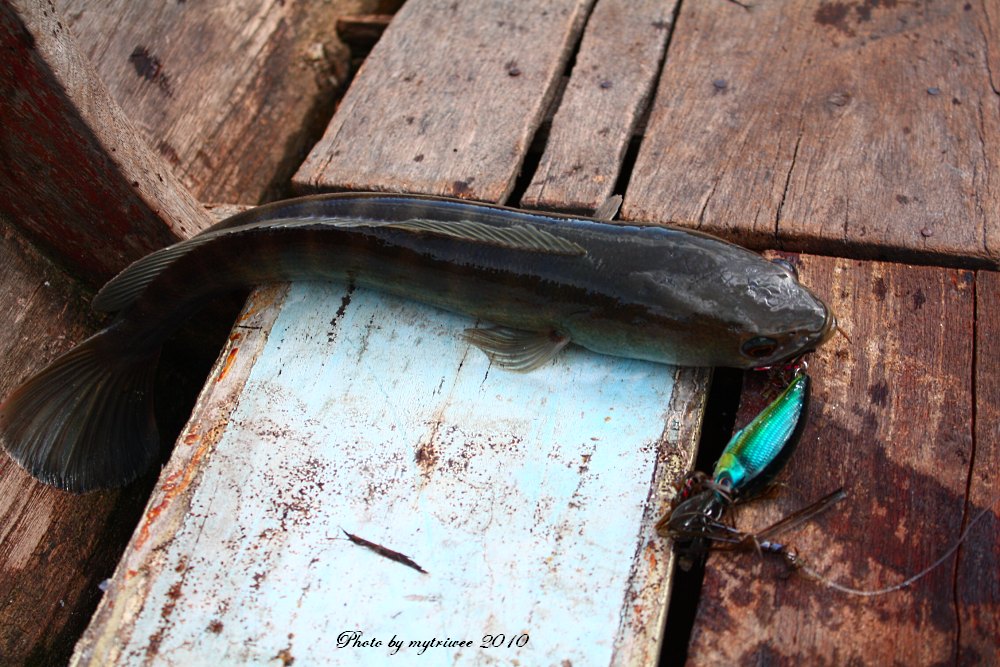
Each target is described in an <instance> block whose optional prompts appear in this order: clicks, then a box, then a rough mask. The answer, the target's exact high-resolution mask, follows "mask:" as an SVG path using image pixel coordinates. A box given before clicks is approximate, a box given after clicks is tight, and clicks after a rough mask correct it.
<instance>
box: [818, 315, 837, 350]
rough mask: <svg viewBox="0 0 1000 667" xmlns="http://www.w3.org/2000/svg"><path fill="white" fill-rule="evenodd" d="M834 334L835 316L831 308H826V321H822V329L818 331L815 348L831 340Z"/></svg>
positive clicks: (835, 326) (835, 329) (835, 331)
mask: <svg viewBox="0 0 1000 667" xmlns="http://www.w3.org/2000/svg"><path fill="white" fill-rule="evenodd" d="M835 333H837V316H836V315H834V313H833V309H832V308H830V307H829V306H826V319H825V320H823V327H822V328H821V329H820V330H819V339H818V340H817V341H816V347H819V346H820V345H822V344H823V343H825V342H826V341H828V340H830V339H831V338H833V335H834V334H835Z"/></svg>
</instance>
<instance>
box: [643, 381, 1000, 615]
mask: <svg viewBox="0 0 1000 667" xmlns="http://www.w3.org/2000/svg"><path fill="white" fill-rule="evenodd" d="M809 384H810V379H809V376H808V375H807V374H806V373H805V371H804V370H798V371H797V372H796V375H795V376H794V377H793V379H792V381H791V382H790V383H789V385H788V387H787V388H786V389H785V390H784V391H783V392H782V393H781V394H780V395H779V396H778V397H777V398H776V399H774V401H773V402H772V403H771V404H769V405H768V406H767V407H766V408H764V410H763V411H761V412H760V414H758V415H757V416H756V417H755V418H754V419H753V420H752V421H751V422H750V423H749V424H747V426H746V427H744V428H743V429H741V430H740V431H738V432H737V433H736V434H735V435H734V436H733V437H732V439H731V440H730V442H729V443H728V444H727V445H726V448H725V449H724V450H723V453H722V456H720V457H719V461H718V463H717V464H716V466H715V470H714V471H713V473H712V476H711V477H709V476H708V475H706V474H705V473H703V472H692V473H690V474H689V475H688V476H687V477H686V478H685V480H684V481H683V483H682V484H681V486H680V489H679V493H678V496H677V499H676V500H675V502H674V505H673V507H672V509H671V510H670V511H669V512H668V513H667V514H666V515H664V516H663V517H662V518H661V519H660V520H659V521H658V522H657V524H656V530H657V532H658V533H659V534H660V536H661V537H665V538H670V539H671V540H673V545H674V546H673V548H674V553H675V554H676V555H677V564H678V567H680V568H681V569H682V570H689V569H690V568H691V567H692V566H693V565H694V563H695V562H697V561H699V560H701V559H703V558H704V557H705V556H706V555H707V554H708V552H709V551H710V550H717V551H757V552H758V553H762V554H765V553H766V554H771V555H774V556H777V557H779V558H780V559H781V560H782V561H784V563H785V564H786V565H787V566H788V568H789V569H790V570H792V571H795V572H798V573H800V574H801V575H802V576H805V577H806V578H808V579H811V580H813V581H816V582H817V583H820V584H822V585H824V586H827V587H828V588H832V589H833V590H836V591H838V592H841V593H845V594H848V595H857V596H863V597H875V596H879V595H886V594H888V593H893V592H895V591H899V590H902V589H903V588H906V587H907V586H910V585H912V584H914V583H915V582H917V581H919V580H920V579H922V578H923V577H925V576H927V575H928V574H929V573H930V572H931V571H932V570H934V569H935V568H937V567H939V566H940V565H941V564H942V563H944V562H945V561H946V560H947V559H948V558H949V557H950V556H951V555H952V554H953V553H955V551H956V550H957V549H958V547H959V546H960V545H961V544H962V542H964V541H965V539H966V538H967V537H968V535H969V533H970V532H971V530H972V528H973V526H974V525H975V524H977V523H978V522H979V521H981V520H982V519H983V518H984V517H986V516H987V515H988V514H989V513H990V512H991V511H992V509H991V508H992V506H993V505H995V504H996V503H997V502H998V501H1000V496H998V497H996V498H994V499H993V500H992V501H991V502H990V503H989V505H988V506H987V507H986V508H984V509H983V510H981V511H980V512H979V513H978V514H977V515H976V516H975V517H974V518H973V519H972V520H971V521H970V522H969V523H968V525H966V527H965V529H964V530H963V531H962V534H961V535H959V537H958V539H957V540H956V541H955V542H954V543H953V544H952V545H951V546H950V547H949V548H948V549H947V550H946V551H945V552H944V553H943V554H942V555H941V556H940V557H939V558H937V559H936V560H934V561H933V562H932V563H930V564H929V565H927V566H926V567H925V568H923V569H922V570H920V571H919V572H917V573H916V574H913V575H911V576H909V577H907V578H905V579H903V580H902V581H900V582H899V583H896V584H892V585H889V586H885V587H882V588H872V589H865V588H856V587H853V586H848V585H846V584H842V583H839V582H837V581H834V580H832V579H830V578H828V577H826V576H824V575H823V574H821V573H820V572H818V571H817V570H815V569H814V568H813V567H812V566H811V565H810V564H809V563H808V561H807V560H806V559H805V558H803V557H802V556H801V555H800V554H799V553H798V551H797V550H796V549H794V548H793V547H792V546H791V545H789V544H787V543H784V542H779V541H777V540H776V539H775V537H776V536H777V535H778V534H779V533H782V532H785V531H787V530H790V529H792V528H795V527H796V526H799V525H801V524H802V523H804V522H806V521H809V520H811V519H812V518H814V517H815V516H817V515H819V514H820V513H822V512H825V511H826V510H827V509H829V508H830V507H832V506H833V505H834V504H836V503H838V502H840V501H841V500H843V499H844V498H846V497H847V494H846V493H845V492H844V490H843V489H837V490H836V491H834V492H832V493H830V494H828V495H826V496H824V497H822V498H820V499H819V500H817V501H815V502H813V503H812V504H810V505H807V506H806V507H803V508H802V509H799V510H797V511H795V512H792V513H791V514H789V515H787V516H785V517H784V518H782V519H781V520H779V521H777V522H776V523H774V524H772V525H770V526H768V527H767V528H764V529H763V530H760V531H757V532H753V533H751V532H745V531H741V530H738V529H737V528H735V527H733V526H731V525H728V524H726V523H724V522H723V521H722V518H723V515H724V513H725V511H726V510H727V509H728V508H729V507H730V506H731V505H733V504H734V503H736V502H738V501H745V500H749V499H752V498H753V497H754V496H755V495H757V494H759V493H760V491H761V490H762V489H763V488H765V487H766V486H767V485H768V484H770V482H771V481H772V480H773V479H774V477H775V475H777V474H778V472H780V471H781V469H782V468H783V467H784V465H785V464H786V463H787V461H788V459H789V458H790V457H791V454H792V452H793V451H794V449H795V447H796V445H797V444H798V441H799V439H800V438H801V435H802V430H803V429H804V427H805V423H806V417H807V413H808V409H809Z"/></svg>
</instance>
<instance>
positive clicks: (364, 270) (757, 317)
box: [0, 194, 835, 491]
mask: <svg viewBox="0 0 1000 667" xmlns="http://www.w3.org/2000/svg"><path fill="white" fill-rule="evenodd" d="M609 217H610V216H609ZM289 280H336V281H346V282H348V283H349V284H354V285H359V286H366V287H372V288H376V289H381V290H385V291H386V292H389V293H392V294H395V295H400V296H403V297H407V298H412V299H415V300H418V301H422V302H424V303H427V304H431V305H433V306H438V307H440V308H444V309H447V310H450V311H456V312H459V313H465V314H467V315H469V316H471V317H474V318H480V319H483V320H487V321H490V322H492V323H495V324H496V325H499V326H497V327H495V328H492V329H473V330H468V331H467V332H466V338H467V340H469V341H470V342H471V343H472V344H474V345H476V346H477V347H479V348H481V349H482V350H483V351H485V352H486V353H487V354H488V355H489V356H490V359H491V360H492V361H493V363H495V364H497V365H499V366H502V367H506V368H510V369H513V370H522V371H527V370H531V369H533V368H536V367H538V366H540V365H541V364H544V363H545V362H546V361H548V360H549V359H551V358H552V357H553V356H554V355H555V354H556V353H558V351H559V350H560V349H562V347H564V346H565V345H566V344H567V343H568V342H570V341H572V342H574V343H576V344H578V345H582V346H583V347H586V348H589V349H591V350H593V351H596V352H600V353H605V354H612V355H618V356H624V357H632V358H638V359H646V360H651V361H657V362H664V363H670V364H680V365H692V366H733V367H739V368H748V367H754V366H763V365H768V364H772V363H775V362H778V361H780V360H783V359H787V358H790V357H793V356H796V355H799V354H801V353H802V352H804V351H807V350H810V349H813V348H814V347H816V346H817V345H819V344H820V343H821V342H822V341H824V340H825V339H826V338H827V337H828V336H829V335H830V334H831V333H832V331H833V330H834V327H835V321H834V317H833V315H832V313H831V312H830V310H829V309H828V308H827V307H826V306H825V305H824V304H823V302H822V301H821V300H820V299H819V298H818V297H816V296H815V295H814V294H813V293H812V292H810V291H809V290H808V289H806V288H805V287H803V286H802V285H800V284H799V282H798V280H797V278H796V277H795V276H794V273H793V271H791V270H790V269H789V267H787V266H781V265H778V264H775V263H772V262H769V261H766V260H764V259H762V258H761V257H760V256H758V255H757V254H755V253H752V252H750V251H748V250H746V249H744V248H740V247H739V246H736V245H733V244H730V243H727V242H725V241H722V240H720V239H717V238H715V237H712V236H709V235H706V234H702V233H698V232H693V231H687V230H681V229H671V228H663V227H652V226H649V227H645V226H630V225H622V224H610V223H609V222H606V221H601V220H596V219H588V218H580V217H573V216H563V215H556V214H547V213H532V212H526V211H520V210H516V209H511V208H505V207H500V206H491V205H486V204H475V203H470V202H465V201H458V200H449V199H441V198H436V197H421V196H401V195H383V194H333V195H316V196H310V197H302V198H298V199H291V200H286V201H281V202H275V203H272V204H267V205H264V206H260V207H258V208H256V209H252V210H250V211H247V212H244V213H241V214H238V215H235V216H233V217H232V218H229V219H228V220H225V221H223V222H221V223H219V224H218V225H215V226H214V227H212V228H210V229H208V230H206V231H205V232H203V233H201V234H199V235H197V236H195V237H192V238H191V239H188V240H186V241H183V242H180V243H177V244H175V245H173V246H170V247H167V248H164V249H162V250H159V251H156V252H154V253H152V254H150V255H148V256H146V257H145V258H143V259H140V260H138V261H137V262H135V263H134V264H132V265H131V266H130V267H128V268H127V269H125V270H124V271H123V272H122V273H121V274H119V275H118V276H117V277H115V278H114V279H112V280H111V281H110V282H109V283H108V284H107V285H105V287H104V288H103V289H102V290H101V291H100V292H99V293H98V295H97V296H96V298H95V299H94V303H93V306H94V308H95V309H96V310H98V311H103V312H109V313H116V314H117V315H116V317H115V319H114V320H113V321H112V322H111V324H110V325H109V326H107V327H106V328H105V329H103V330H101V331H100V332H98V333H97V334H95V335H94V336H92V337H90V338H88V339H87V340H85V341H84V342H82V343H80V344H79V345H78V346H77V347H75V348H74V349H72V350H70V351H69V352H67V353H66V354H64V355H62V356H61V357H59V358H57V359H56V360H55V361H53V362H52V363H51V364H50V365H49V366H48V367H47V368H45V369H44V370H42V371H41V372H40V373H39V374H38V375H36V376H35V377H33V378H31V379H30V380H28V381H27V382H26V383H24V384H23V385H21V386H20V387H19V388H17V389H16V390H15V391H14V392H13V393H12V394H11V395H10V396H8V397H7V398H6V400H5V401H4V402H3V403H2V404H0V438H2V440H3V446H4V448H5V449H6V450H7V452H9V453H10V455H11V456H12V457H13V458H14V459H15V460H16V461H17V462H18V463H19V464H20V465H22V466H23V467H24V468H25V469H27V470H28V471H29V472H30V473H31V474H33V475H35V476H36V477H38V478H39V479H41V480H42V481H44V482H46V483H48V484H52V485H55V486H58V487H61V488H64V489H68V490H73V491H87V490H91V489H95V488H101V487H109V486H118V485H122V484H125V483H127V482H128V481H130V480H132V479H133V478H134V477H136V476H137V475H138V474H139V473H141V472H142V471H143V470H144V469H145V468H147V467H148V465H149V464H150V462H151V461H152V460H153V459H154V457H155V455H156V451H157V447H158V443H157V431H156V424H155V421H154V417H153V399H152V382H153V375H154V369H155V366H156V362H157V359H158V355H159V350H160V347H161V344H162V343H163V341H164V340H165V339H166V338H167V337H168V335H169V334H170V333H171V332H172V331H173V330H175V329H176V328H177V326H178V325H179V324H180V322H181V321H182V320H183V319H184V318H186V317H188V316H189V315H190V314H192V313H193V312H194V311H196V310H197V309H198V308H200V307H201V306H202V305H204V304H205V303H206V302H207V301H209V300H210V299H212V298H214V297H216V296H217V295H219V294H220V293H222V292H226V291H230V290H233V289H239V288H246V287H249V286H253V285H256V284H261V283H267V282H274V281H289Z"/></svg>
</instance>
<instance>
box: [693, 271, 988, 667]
mask: <svg viewBox="0 0 1000 667" xmlns="http://www.w3.org/2000/svg"><path fill="white" fill-rule="evenodd" d="M799 263H800V268H799V273H800V275H801V276H802V279H803V282H805V283H806V284H808V285H810V286H814V287H815V288H816V290H817V291H818V292H819V293H820V294H823V295H825V296H827V297H829V299H830V302H831V305H832V306H833V308H834V310H835V311H836V312H837V314H838V319H839V321H841V322H842V323H843V324H844V327H845V329H846V330H847V331H848V332H849V333H850V335H851V338H852V340H853V343H851V344H849V343H847V341H846V340H844V339H838V340H836V341H832V342H831V343H830V344H829V345H827V346H826V347H824V348H822V349H821V350H820V351H819V352H818V353H817V354H816V356H815V359H811V360H810V366H809V370H810V373H811V374H812V376H813V379H814V384H813V387H814V394H813V404H812V409H811V412H810V420H809V424H808V427H807V429H806V431H805V433H804V435H803V439H802V441H801V444H800V445H799V448H798V451H797V452H796V454H795V456H793V457H792V460H791V462H790V464H789V466H788V470H787V475H786V476H785V477H784V478H783V481H786V482H787V484H788V485H789V490H786V492H784V493H782V494H781V495H780V496H779V499H778V500H777V501H773V502H768V501H760V502H758V503H756V504H752V505H749V506H745V507H744V508H743V509H741V510H740V511H739V512H738V513H737V517H738V523H739V525H740V526H748V527H752V526H758V527H762V526H765V525H768V524H769V523H771V522H772V521H774V520H776V519H777V518H778V517H779V516H781V515H783V514H785V513H787V512H789V511H791V510H793V509H795V508H798V507H801V506H802V505H803V504H805V503H806V502H807V501H809V500H814V499H817V498H819V497H820V496H822V495H825V494H826V493H828V492H830V491H832V490H833V489H835V488H837V487H838V486H841V485H842V486H844V487H845V488H846V490H847V492H848V494H849V495H848V498H847V500H846V501H844V502H841V503H840V504H839V505H837V506H836V507H834V508H833V509H831V510H830V511H829V512H828V513H827V514H825V515H823V516H822V517H820V518H819V519H818V520H816V521H815V522H813V523H812V524H811V525H809V526H806V527H804V528H803V529H802V530H801V531H798V532H796V533H794V534H792V535H788V536H786V539H787V541H789V542H791V543H792V544H793V545H795V546H796V547H797V548H798V549H799V551H800V553H801V554H802V555H803V556H805V557H806V558H808V559H809V561H810V562H811V564H812V566H813V567H814V568H815V569H817V570H818V571H819V572H822V573H824V574H826V575H828V576H830V577H832V578H834V579H835V580H837V581H838V582H840V583H843V584H846V585H849V586H852V587H856V588H864V589H869V588H880V587H883V586H889V585H892V584H895V583H898V582H899V581H901V580H902V579H904V578H905V577H907V576H909V575H911V574H913V573H915V572H917V571H918V570H920V569H922V568H923V567H924V566H926V565H928V564H929V563H931V562H933V561H934V560H935V559H936V558H938V557H939V556H940V555H941V554H942V553H943V552H944V551H945V550H946V549H947V548H948V547H949V546H950V545H951V544H952V543H953V542H954V540H955V539H957V537H958V535H959V533H960V532H961V529H962V524H963V519H964V516H965V511H966V510H965V502H966V484H967V481H968V479H969V474H970V472H969V466H970V463H971V462H972V456H973V434H972V426H971V422H970V415H971V414H972V382H971V378H972V370H973V355H972V336H973V326H974V321H973V316H974V313H973V311H974V301H975V289H974V282H973V274H972V273H970V272H965V271H956V270H945V269H937V268H917V267H907V266H903V265H897V264H884V263H874V262H857V261H849V260H844V259H829V258H820V257H810V256H805V255H803V256H801V257H800V258H799ZM760 388H761V387H760V384H759V383H758V384H757V386H756V389H757V390H759V389H760ZM755 393H758V400H757V402H756V404H751V403H749V402H748V404H747V405H745V406H744V408H743V411H742V415H741V417H740V423H744V422H745V421H746V420H747V418H748V417H749V415H750V414H751V413H753V412H754V411H755V410H759V409H760V407H761V403H763V400H761V399H760V398H759V392H755ZM978 465H979V464H978V462H977V468H978ZM979 470H981V473H977V474H986V471H987V470H988V468H979ZM992 486H993V487H994V489H995V485H992ZM979 502H981V501H978V500H977V501H975V502H974V507H973V509H975V507H977V506H979V505H977V504H976V503H979ZM995 528H996V523H995V522H993V523H992V526H991V528H990V529H991V530H993V531H994V532H993V534H992V538H991V539H994V540H995V539H996V533H995ZM993 569H994V570H995V568H993ZM783 570H784V567H783V566H782V565H780V564H778V563H776V562H775V560H774V559H770V560H764V561H762V559H761V558H760V557H758V556H757V555H756V554H743V555H739V556H733V555H725V554H721V555H716V556H714V557H712V558H711V559H710V560H709V562H708V564H707V568H706V575H705V583H704V588H703V591H702V599H701V603H700V605H699V609H698V616H697V619H696V622H695V628H694V633H693V636H692V640H691V645H690V662H691V664H695V665H699V664H751V663H759V662H767V663H769V664H803V663H805V664H812V663H816V662H828V661H832V662H835V663H838V664H853V663H865V664H897V663H905V664H925V665H926V664H943V663H946V662H947V663H951V662H953V660H954V656H955V648H956V642H957V640H958V639H959V638H960V637H963V636H965V633H966V630H965V624H964V623H962V624H960V622H959V620H960V618H959V612H958V610H957V609H956V601H958V600H959V599H960V598H959V597H958V596H957V595H956V589H955V580H954V575H955V560H954V558H952V559H951V560H949V561H948V562H947V563H946V564H945V565H944V566H942V567H940V568H938V569H936V570H934V571H933V572H931V573H930V574H929V575H928V576H927V577H926V578H925V579H923V580H921V581H920V582H919V583H917V584H915V585H914V586H912V587H911V588H907V589H905V590H902V591H899V592H895V593H892V594H890V595H885V596H881V597H875V598H860V597H853V596H848V595H845V594H843V593H840V592H836V591H834V590H831V589H830V588H827V587H825V586H823V585H822V584H820V583H817V582H815V581H811V580H808V579H806V578H805V577H795V576H793V577H791V578H784V577H782V573H783ZM975 576H976V577H977V578H978V577H979V576H983V575H982V573H977V574H976V575H975ZM986 576H987V577H988V576H989V575H986ZM976 580H978V579H976ZM970 584H971V582H970ZM971 585H975V584H971ZM989 641H991V642H992V646H993V649H994V652H993V653H992V654H993V655H995V654H996V648H997V635H995V634H994V635H993V637H992V638H991V639H990V640H989Z"/></svg>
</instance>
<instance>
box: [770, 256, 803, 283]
mask: <svg viewBox="0 0 1000 667" xmlns="http://www.w3.org/2000/svg"><path fill="white" fill-rule="evenodd" d="M771 263H772V264H775V265H777V266H780V267H781V268H783V269H784V270H785V271H787V272H788V275H790V276H791V277H792V278H795V279H796V280H798V279H799V272H798V271H796V270H795V265H794V264H792V263H791V262H789V261H788V260H787V259H782V258H780V257H779V258H777V259H772V260H771Z"/></svg>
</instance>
